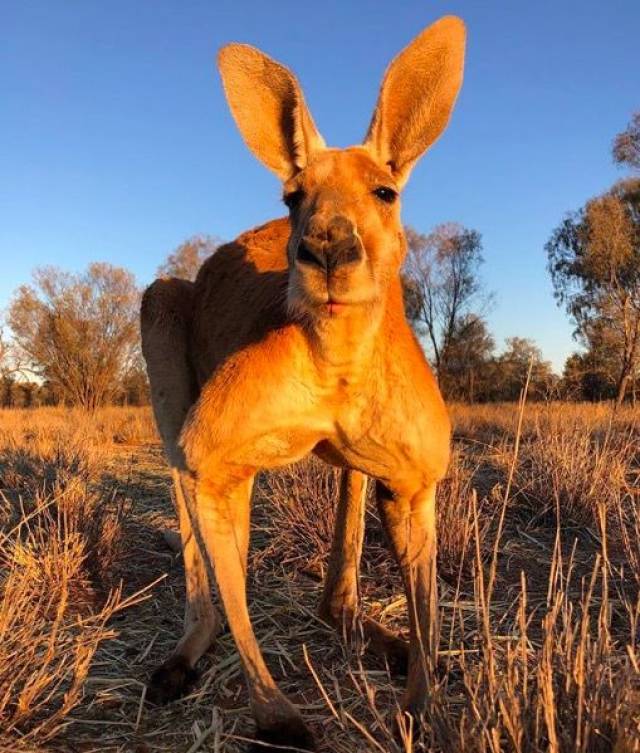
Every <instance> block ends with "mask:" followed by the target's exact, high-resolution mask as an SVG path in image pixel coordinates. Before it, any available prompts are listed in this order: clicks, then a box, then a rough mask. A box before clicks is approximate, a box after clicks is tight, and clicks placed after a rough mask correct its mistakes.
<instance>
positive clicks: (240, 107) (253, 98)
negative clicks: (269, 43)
mask: <svg viewBox="0 0 640 753" xmlns="http://www.w3.org/2000/svg"><path fill="white" fill-rule="evenodd" d="M218 68H219V70H220V75H221V76H222V85H223V87H224V91H225V94H226V96H227V102H228V103H229V108H230V110H231V114H232V115H233V117H234V120H235V121H236V124H237V126H238V128H239V130H240V133H241V134H242V138H243V139H244V140H245V143H246V144H247V146H248V147H249V149H251V151H252V152H253V153H254V155H255V156H256V157H257V158H258V159H259V160H260V161H261V162H262V163H263V164H264V165H266V167H268V168H269V169H270V170H272V171H273V172H274V173H275V174H276V175H277V176H278V177H279V178H280V179H281V180H282V181H286V180H288V179H289V178H291V177H292V176H293V175H295V174H296V173H297V172H298V171H300V170H302V169H303V168H304V167H306V165H307V163H308V161H309V158H310V156H311V154H312V153H313V152H314V151H317V150H320V149H324V147H325V143H324V140H323V138H322V136H321V135H320V134H319V133H318V130H317V129H316V126H315V124H314V122H313V118H312V117H311V114H310V113H309V110H308V109H307V106H306V104H305V101H304V97H303V95H302V90H301V89H300V85H299V84H298V81H297V80H296V78H295V76H294V75H293V74H292V73H291V71H289V70H288V69H287V68H285V67H284V66H283V65H280V63H276V61H275V60H272V59H271V58H270V57H268V56H267V55H265V54H264V53H263V52H260V50H257V49H256V48H255V47H251V46H250V45H246V44H229V45H227V46H226V47H223V48H222V49H221V50H220V52H219V54H218Z"/></svg>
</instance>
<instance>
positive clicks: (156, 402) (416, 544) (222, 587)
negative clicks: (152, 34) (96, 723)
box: [141, 17, 465, 753]
mask: <svg viewBox="0 0 640 753" xmlns="http://www.w3.org/2000/svg"><path fill="white" fill-rule="evenodd" d="M464 47H465V28H464V24H463V22H462V21H461V20H460V19H458V18H455V17H445V18H442V19H440V20H439V21H437V22H436V23H434V24H433V25H432V26H430V27H428V28H427V29H425V30H424V31H422V33H420V34H419V35H418V36H417V37H416V38H415V39H414V40H413V41H412V42H411V44H409V46H408V47H406V48H405V49H404V50H403V51H402V52H401V53H400V54H399V55H398V56H397V57H396V58H395V59H394V61H393V62H392V63H391V65H390V66H389V68H388V69H387V71H386V74H385V76H384V79H383V82H382V86H381V89H380V94H379V98H378V102H377V105H376V108H375V111H374V113H373V117H372V120H371V124H370V126H369V130H368V132H367V135H366V137H365V139H364V142H363V143H362V145H359V146H352V147H349V148H347V149H334V148H329V147H327V146H326V145H325V142H324V140H323V138H322V136H321V135H320V133H319V132H318V130H317V129H316V126H315V124H314V121H313V119H312V117H311V114H310V112H309V110H308V109H307V106H306V104H305V100H304V97H303V94H302V91H301V89H300V86H299V84H298V81H297V80H296V78H295V77H294V76H293V74H292V73H291V72H290V71H289V70H288V69H287V68H285V67H283V66H282V65H280V64H279V63H277V62H275V61H274V60H272V59H271V58H270V57H268V56H267V55H265V54H263V53H262V52H260V51H259V50H257V49H255V48H254V47H250V46H248V45H243V44H230V45H228V46H226V47H224V48H223V49H222V50H221V51H220V53H219V57H218V65H219V70H220V73H221V77H222V83H223V86H224V91H225V93H226V97H227V100H228V103H229V107H230V109H231V113H232V115H233V117H234V119H235V121H236V123H237V126H238V128H239V130H240V133H241V134H242V136H243V138H244V140H245V142H246V144H247V146H248V147H249V149H250V150H251V151H252V152H253V154H254V155H255V156H256V157H257V158H258V159H259V160H260V161H261V162H263V163H264V165H265V166H266V167H267V168H269V169H270V170H272V171H273V172H274V173H275V174H276V175H277V176H278V178H279V179H280V180H281V181H282V184H283V198H284V203H285V205H286V206H287V208H288V217H285V218H282V219H276V220H274V221H272V222H268V223H267V224H265V225H263V226H261V227H258V228H255V229H253V230H250V231H249V232H247V233H244V234H243V235H241V236H240V237H239V238H238V239H237V240H235V241H234V242H232V243H229V244H226V245H224V246H222V247H221V248H220V249H219V250H218V251H216V253H215V254H214V255H213V256H211V257H210V258H209V259H208V260H207V261H206V262H205V263H204V264H203V266H202V268H201V269H200V271H199V274H198V276H197V278H196V280H195V282H194V283H190V282H186V281H184V280H178V279H160V280H156V281H155V282H154V283H153V284H152V285H151V286H150V287H149V288H148V289H147V290H146V292H145V294H144V297H143V301H142V309H141V327H142V346H143V353H144V357H145V360H146V363H147V370H148V374H149V380H150V383H151V394H152V402H153V410H154V415H155V419H156V422H157V425H158V429H159V431H160V434H161V437H162V440H163V443H164V448H165V453H166V457H167V460H168V462H169V465H170V467H171V469H172V474H173V480H174V487H175V499H176V507H177V513H178V518H179V525H180V537H181V545H182V550H183V555H184V565H185V575H186V591H187V600H186V611H185V625H184V634H183V636H182V638H181V639H180V640H179V642H178V643H177V646H176V648H175V651H174V652H173V654H172V656H171V657H169V659H168V660H167V661H165V663H164V664H163V665H162V666H160V667H159V668H158V670H156V672H155V673H154V675H153V676H152V678H151V682H150V693H151V694H153V695H155V697H156V698H157V699H159V700H161V701H162V700H170V699H172V698H175V697H177V696H179V695H180V694H181V693H183V692H184V691H185V690H186V689H187V688H188V687H189V685H190V684H191V683H192V682H193V681H194V679H195V676H196V675H195V665H196V663H197V661H198V659H199V658H200V657H201V656H202V654H203V653H204V652H205V651H206V650H207V649H208V648H209V646H210V645H211V644H212V642H213V641H214V640H215V637H216V634H217V632H218V629H219V627H220V622H221V618H220V615H219V613H218V612H217V610H216V609H215V608H214V606H213V605H212V602H211V593H210V588H211V585H212V584H211V583H210V579H211V578H213V579H214V580H215V585H216V586H217V591H218V593H219V596H220V600H221V602H222V606H223V608H224V613H225V615H226V618H227V621H228V624H229V628H230V630H231V632H232V634H233V638H234V640H235V643H236V646H237V650H238V652H239V655H240V658H241V661H242V666H243V670H244V674H245V678H246V683H247V687H248V692H249V698H250V704H251V709H252V713H253V716H254V719H255V723H256V740H257V741H258V742H257V743H255V744H254V746H255V747H254V748H252V750H256V751H261V752H262V753H264V751H268V750H276V749H278V746H283V745H284V746H292V747H295V748H299V749H304V750H313V749H314V743H313V738H312V734H311V732H310V730H309V728H308V727H307V725H306V724H305V722H304V721H303V719H302V716H301V714H300V713H299V711H298V710H297V709H296V708H295V706H294V705H293V704H292V703H291V702H290V701H289V700H288V699H287V698H286V697H285V696H284V695H283V693H282V692H281V691H280V690H279V689H278V687H277V685H276V683H275V681H274V679H273V677H272V676H271V673H270V672H269V669H268V668H267V665H266V664H265V661H264V659H263V656H262V653H261V651H260V648H259V646H258V643H257V641H256V637H255V635H254V632H253V628H252V625H251V620H250V617H249V612H248V608H247V598H246V585H245V584H246V573H247V550H248V545H249V521H250V508H251V492H252V486H253V480H254V478H255V476H256V473H257V472H258V471H260V470H263V469H270V468H276V467H279V466H283V465H286V464H289V463H292V462H295V461H297V460H299V459H301V458H303V457H304V456H305V455H307V454H308V453H310V452H313V453H315V454H316V455H317V456H319V457H320V458H321V459H322V460H324V461H326V462H328V463H331V464H333V465H336V466H339V467H341V468H343V469H345V470H344V473H343V476H342V482H341V487H340V495H339V501H338V509H337V524H336V530H335V535H334V540H333V544H332V549H331V555H330V563H329V567H328V572H327V576H326V582H325V584H324V588H323V594H322V597H321V601H320V615H321V616H322V617H323V618H324V619H325V620H326V621H328V622H330V623H332V624H333V625H335V626H336V628H337V629H342V627H343V626H344V625H345V623H349V622H350V621H351V620H353V619H354V615H355V614H356V610H357V606H358V605H357V598H358V584H357V578H358V569H359V560H360V555H361V549H362V537H363V528H364V507H365V496H366V483H367V481H366V480H367V477H372V478H373V479H375V495H376V500H377V506H378V509H379V513H380V518H381V520H382V524H383V526H384V529H385V531H386V534H387V537H388V540H389V544H390V547H391V550H392V552H393V554H394V556H395V558H396V560H397V562H398V565H399V567H400V570H401V572H402V576H403V581H404V586H405V589H406V595H407V604H408V616H409V641H408V642H406V641H403V640H401V639H400V637H398V636H396V635H395V634H394V633H392V632H391V631H389V630H387V629H386V628H384V627H383V626H382V625H380V624H378V623H376V622H375V621H373V620H371V619H369V618H364V619H363V624H362V628H363V631H364V634H365V636H366V638H367V639H368V641H369V643H370V645H371V646H372V647H373V648H374V649H377V650H379V651H381V652H383V653H384V654H386V656H387V657H388V658H389V660H390V661H391V662H393V663H394V664H396V665H398V664H400V665H402V663H404V664H405V667H406V671H407V686H406V692H405V695H404V698H403V709H404V710H405V711H406V712H407V713H409V714H411V715H413V716H414V717H419V716H420V714H421V713H422V712H423V710H424V708H425V703H426V698H427V694H428V692H429V688H428V681H427V676H428V675H427V672H426V667H427V666H429V663H430V664H431V666H433V663H434V662H435V660H436V653H437V636H438V626H437V591H436V569H435V562H436V510H435V499H436V485H437V483H438V481H439V480H440V479H442V477H443V476H444V474H445V473H446V469H447V466H448V462H449V452H450V447H449V446H450V424H449V418H448V414H447V411H446V408H445V405H444V402H443V399H442V397H441V395H440V391H439V389H438V385H437V383H436V381H435V379H434V377H433V375H432V372H431V370H430V368H429V366H428V364H427V362H426V359H425V357H424V354H423V351H422V349H421V347H420V345H419V343H418V341H417V340H416V338H415V336H414V335H413V333H412V330H411V328H410V327H409V324H408V323H407V321H406V318H405V314H404V307H403V298H402V287H401V281H400V270H401V266H402V263H403V259H404V257H405V254H406V240H405V237H404V233H403V229H402V224H401V220H400V199H399V194H400V191H401V190H402V189H403V187H404V185H405V184H406V182H407V179H408V177H409V173H410V172H411V169H412V168H413V166H414V164H415V163H416V161H417V160H418V158H419V157H420V156H421V155H422V154H423V153H424V152H425V151H426V150H427V149H428V148H429V147H430V146H431V144H432V143H433V142H434V141H435V140H436V139H437V138H438V136H439V135H440V134H441V133H442V131H443V130H444V129H445V127H446V125H447V123H448V121H449V117H450V115H451V112H452V109H453V106H454V103H455V100H456V98H457V95H458V91H459V89H460V86H461V83H462V74H463V67H464Z"/></svg>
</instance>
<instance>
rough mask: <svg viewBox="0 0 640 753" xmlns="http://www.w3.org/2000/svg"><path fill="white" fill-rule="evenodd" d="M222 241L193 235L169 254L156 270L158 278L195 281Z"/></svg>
mask: <svg viewBox="0 0 640 753" xmlns="http://www.w3.org/2000/svg"><path fill="white" fill-rule="evenodd" d="M221 243H222V241H220V239H218V238H213V237H212V236H210V235H194V236H193V237H192V238H188V239H187V240H186V241H184V243H181V244H180V245H179V246H178V248H176V250H175V251H173V252H172V253H170V254H169V256H168V257H167V260H166V261H165V262H164V264H161V265H160V266H159V267H158V270H157V273H156V274H157V276H158V277H179V278H181V279H182V280H195V279H196V275H197V274H198V270H199V269H200V267H201V266H202V264H203V262H204V261H205V260H206V259H208V258H209V257H210V256H211V254H213V253H214V252H215V250H216V249H217V248H218V247H219V246H220V244H221Z"/></svg>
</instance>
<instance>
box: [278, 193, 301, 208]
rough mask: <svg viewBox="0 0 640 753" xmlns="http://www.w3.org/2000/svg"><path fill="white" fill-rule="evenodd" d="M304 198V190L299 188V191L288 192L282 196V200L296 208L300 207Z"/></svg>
mask: <svg viewBox="0 0 640 753" xmlns="http://www.w3.org/2000/svg"><path fill="white" fill-rule="evenodd" d="M303 199H304V191H301V190H298V191H291V193H286V194H285V195H284V196H283V197H282V201H284V203H285V204H286V205H287V206H288V207H289V209H295V208H296V207H298V206H299V205H300V204H301V203H302V200H303Z"/></svg>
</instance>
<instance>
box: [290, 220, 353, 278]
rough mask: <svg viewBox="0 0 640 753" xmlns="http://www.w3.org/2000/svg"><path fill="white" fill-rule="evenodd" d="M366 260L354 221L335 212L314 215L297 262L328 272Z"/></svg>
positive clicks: (300, 248)
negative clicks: (328, 217)
mask: <svg viewBox="0 0 640 753" xmlns="http://www.w3.org/2000/svg"><path fill="white" fill-rule="evenodd" d="M361 259H362V244H361V243H360V240H359V238H358V236H357V234H356V231H355V227H354V225H353V223H352V222H351V220H349V219H347V218H346V217H344V216H342V215H335V216H334V217H331V218H330V219H329V220H325V219H324V218H322V217H312V218H311V220H310V221H309V224H308V225H307V228H306V230H305V234H304V235H303V237H302V239H301V241H300V243H299V244H298V249H297V252H296V261H298V262H299V263H301V264H308V265H310V266H316V267H319V268H320V269H322V270H324V271H325V272H327V273H330V272H333V271H334V270H336V269H338V268H339V267H342V266H344V265H346V264H355V263H357V262H359V261H361Z"/></svg>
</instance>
